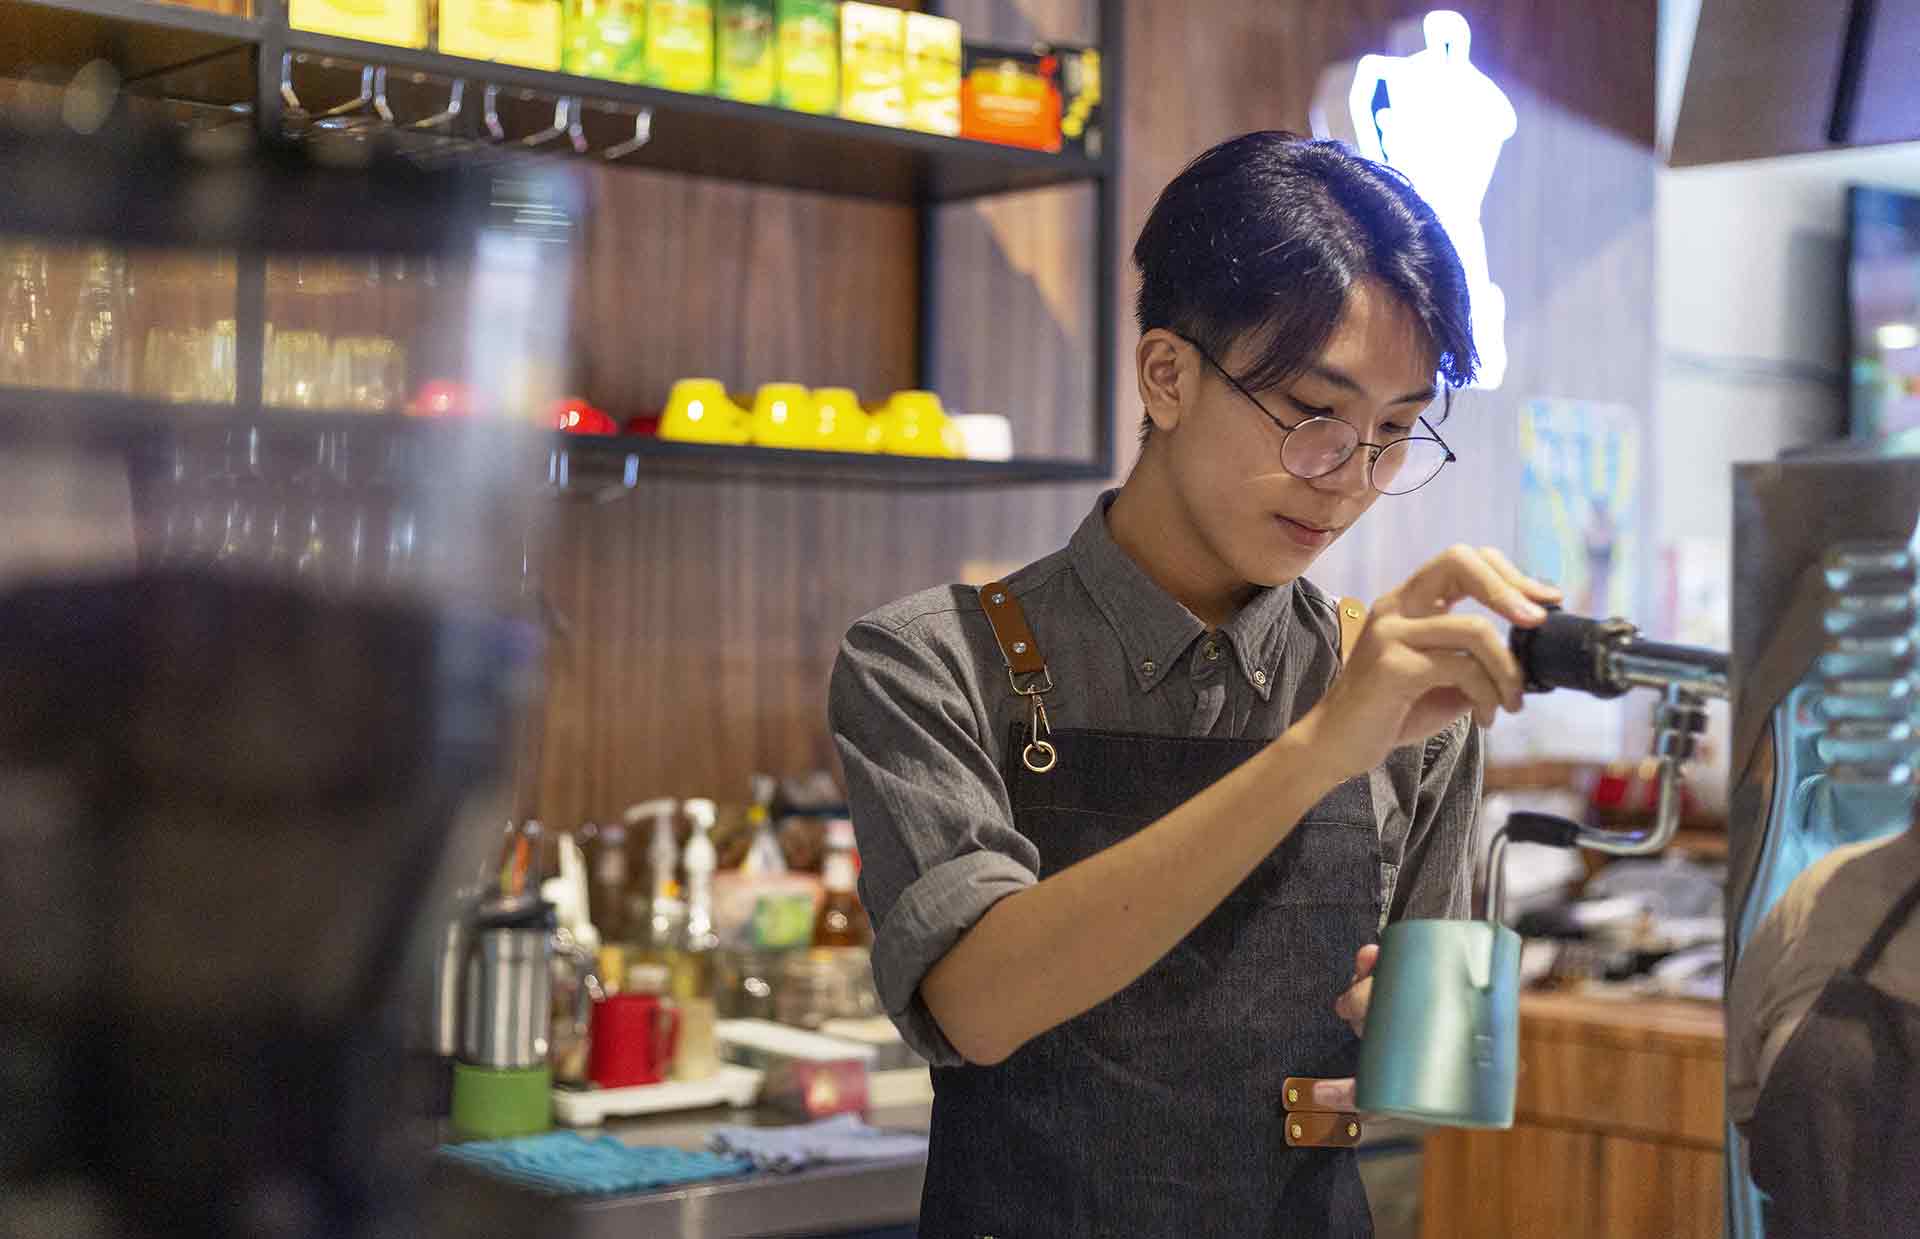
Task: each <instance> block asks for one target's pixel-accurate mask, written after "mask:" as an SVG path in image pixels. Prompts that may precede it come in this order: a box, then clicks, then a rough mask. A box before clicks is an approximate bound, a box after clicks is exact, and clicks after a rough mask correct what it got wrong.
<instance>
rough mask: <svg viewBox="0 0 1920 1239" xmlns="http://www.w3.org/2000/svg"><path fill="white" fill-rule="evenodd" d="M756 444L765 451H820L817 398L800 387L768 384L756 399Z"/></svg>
mask: <svg viewBox="0 0 1920 1239" xmlns="http://www.w3.org/2000/svg"><path fill="white" fill-rule="evenodd" d="M753 441H754V442H755V443H757V444H759V445H760V446H761V447H789V448H818V447H821V446H823V444H822V443H821V442H820V427H819V424H818V420H817V418H816V416H815V413H814V407H813V394H812V393H811V392H809V391H808V390H807V389H806V388H805V387H803V386H801V385H800V384H798V383H766V384H763V385H762V386H761V388H760V391H759V393H758V394H757V395H755V396H754V399H753Z"/></svg>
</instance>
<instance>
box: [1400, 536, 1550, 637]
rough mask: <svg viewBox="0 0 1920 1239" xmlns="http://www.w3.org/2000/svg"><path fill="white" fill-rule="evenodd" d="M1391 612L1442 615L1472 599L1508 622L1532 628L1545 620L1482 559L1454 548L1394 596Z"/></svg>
mask: <svg viewBox="0 0 1920 1239" xmlns="http://www.w3.org/2000/svg"><path fill="white" fill-rule="evenodd" d="M1393 598H1394V604H1393V609H1394V610H1396V611H1397V612H1398V613H1399V614H1401V615H1405V616H1407V617H1408V618H1411V619H1424V618H1426V617H1428V616H1432V615H1444V614H1445V613H1446V612H1448V611H1450V610H1452V609H1453V606H1454V604H1455V603H1458V602H1460V601H1462V600H1464V599H1467V598H1472V599H1474V600H1475V601H1477V602H1479V603H1481V604H1482V605H1483V606H1485V607H1486V608H1487V609H1488V610H1490V611H1493V612H1495V613H1496V614H1498V615H1501V616H1504V617H1505V618H1506V619H1507V620H1508V621H1510V622H1512V623H1515V624H1520V625H1524V626H1527V627H1531V626H1533V625H1535V624H1538V623H1540V622H1541V621H1542V620H1544V619H1546V617H1547V613H1546V611H1545V610H1543V609H1542V608H1541V606H1540V604H1539V603H1537V602H1535V601H1534V600H1533V599H1532V598H1530V597H1528V596H1527V593H1526V591H1525V590H1523V589H1522V588H1521V587H1520V586H1519V585H1517V584H1515V583H1514V582H1512V581H1510V580H1508V579H1507V577H1506V576H1505V574H1503V573H1502V572H1501V571H1500V570H1499V569H1497V568H1495V567H1494V565H1493V564H1492V563H1491V562H1489V561H1488V559H1487V558H1486V556H1485V555H1483V554H1481V553H1480V552H1479V551H1476V550H1474V549H1473V548H1472V547H1467V546H1456V547H1454V548H1453V549H1451V550H1449V551H1447V552H1446V553H1445V554H1443V555H1441V556H1439V557H1438V558H1436V559H1434V560H1433V561H1432V562H1431V563H1429V564H1427V566H1426V567H1424V568H1422V569H1420V571H1418V572H1416V573H1414V574H1413V576H1412V578H1411V579H1409V580H1408V581H1407V583H1406V584H1405V585H1403V586H1401V587H1400V588H1399V589H1397V590H1395V591H1394V593H1393Z"/></svg>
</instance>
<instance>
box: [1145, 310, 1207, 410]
mask: <svg viewBox="0 0 1920 1239" xmlns="http://www.w3.org/2000/svg"><path fill="white" fill-rule="evenodd" d="M1133 360H1134V369H1135V371H1136V377H1137V378H1138V380H1139V383H1140V407H1141V408H1142V409H1143V410H1144V411H1145V412H1146V415H1147V417H1148V419H1149V420H1150V421H1152V422H1153V428H1154V429H1155V430H1156V431H1167V430H1172V429H1173V428H1174V427H1176V426H1178V425H1179V424H1180V418H1181V417H1182V415H1184V414H1185V413H1186V411H1187V408H1188V407H1189V406H1190V405H1191V404H1192V403H1193V398H1194V396H1195V395H1196V394H1197V393H1198V391H1199V386H1200V373H1199V368H1198V365H1197V363H1198V360H1199V359H1198V357H1196V356H1195V354H1194V350H1193V347H1192V346H1191V345H1189V344H1187V343H1186V341H1184V340H1182V339H1181V338H1180V337H1179V336H1176V335H1174V334H1173V333H1172V332H1171V331H1168V330H1166V329H1165V328H1162V327H1156V328H1154V329H1153V330H1152V331H1149V332H1147V334H1145V335H1143V336H1141V337H1140V343H1139V345H1138V346H1137V347H1136V348H1135V349H1134V351H1133Z"/></svg>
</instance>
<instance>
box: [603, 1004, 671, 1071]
mask: <svg viewBox="0 0 1920 1239" xmlns="http://www.w3.org/2000/svg"><path fill="white" fill-rule="evenodd" d="M592 1036H593V1041H592V1043H591V1044H590V1045H589V1047H588V1049H587V1078H588V1079H590V1080H592V1081H593V1082H594V1083H595V1084H598V1085H599V1086H600V1087H601V1088H626V1087H628V1086H630V1085H634V1084H658V1083H660V1081H662V1080H664V1079H666V1078H667V1068H668V1067H669V1066H670V1065H672V1063H673V1054H674V1051H675V1049H677V1048H678V1046H679V1044H680V1012H679V1011H678V1010H677V1009H675V1008H673V1007H670V1006H667V1005H666V1004H664V1003H662V1002H661V1001H660V998H659V996H658V995H657V994H611V995H609V996H607V997H605V998H602V999H600V1000H599V1001H598V1002H596V1003H594V1004H593V1028H592Z"/></svg>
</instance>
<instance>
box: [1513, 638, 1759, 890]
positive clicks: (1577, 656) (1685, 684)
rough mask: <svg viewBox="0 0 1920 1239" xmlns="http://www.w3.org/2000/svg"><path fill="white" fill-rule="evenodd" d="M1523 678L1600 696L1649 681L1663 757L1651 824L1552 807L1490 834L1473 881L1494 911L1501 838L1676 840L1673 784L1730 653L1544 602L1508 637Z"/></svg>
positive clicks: (1593, 846)
mask: <svg viewBox="0 0 1920 1239" xmlns="http://www.w3.org/2000/svg"><path fill="white" fill-rule="evenodd" d="M1508 643H1509V645H1510V646H1511V648H1512V650H1513V653H1514V657H1516V658H1518V659H1519V660H1520V667H1521V670H1522V671H1524V672H1525V674H1526V678H1527V684H1526V687H1527V691H1528V692H1534V693H1543V692H1551V691H1552V690H1553V689H1556V688H1571V689H1575V690H1577V691H1580V692H1584V693H1587V694H1590V695H1591V696H1595V697H1600V698H1612V697H1618V696H1620V695H1621V694H1623V693H1626V692H1628V691H1630V690H1632V689H1635V688H1654V689H1658V690H1659V691H1660V700H1659V701H1658V702H1657V703H1655V705H1654V708H1653V756H1654V757H1655V758H1656V759H1658V761H1659V763H1660V768H1659V773H1658V776H1657V780H1656V783H1655V786H1656V788H1657V796H1658V799H1657V801H1656V804H1655V809H1654V815H1653V821H1652V823H1651V824H1649V825H1647V826H1644V827H1640V828H1637V829H1633V830H1598V829H1595V828H1594V827H1591V826H1584V825H1582V824H1581V823H1579V822H1576V821H1573V820H1572V819H1570V818H1564V817H1558V816H1556V815H1554V814H1550V813H1530V812H1520V813H1515V814H1513V815H1512V816H1511V817H1509V818H1508V819H1507V822H1506V825H1504V826H1502V827H1501V828H1500V830H1499V831H1498V832H1496V833H1495V834H1494V837H1493V842H1492V845H1491V846H1489V847H1488V849H1487V853H1486V855H1485V856H1484V857H1483V858H1482V861H1481V865H1482V868H1481V873H1480V889H1481V890H1482V891H1485V892H1486V913H1487V915H1488V917H1489V918H1491V919H1498V918H1499V917H1500V915H1501V913H1502V911H1503V909H1504V907H1505V902H1506V889H1505V888H1506V872H1505V866H1504V864H1503V863H1502V862H1503V861H1504V860H1505V857H1506V851H1507V844H1508V843H1509V842H1518V843H1541V844H1546V845H1547V846H1549V847H1563V848H1565V847H1582V848H1587V849H1589V850H1591V851H1595V852H1603V853H1605V854H1607V855H1610V856H1645V855H1648V854H1650V853H1654V852H1659V851H1660V850H1662V849H1663V848H1665V847H1666V846H1667V844H1669V843H1671V842H1672V841H1673V836H1674V832H1675V831H1677V830H1678V829H1679V828H1680V791H1681V786H1682V784H1683V782H1684V780H1685V769H1684V768H1685V765H1686V762H1687V761H1688V759H1690V758H1691V757H1692V756H1693V754H1694V749H1695V747H1696V741H1697V739H1698V737H1699V736H1700V734H1701V733H1702V732H1704V731H1705V730H1706V729H1707V710H1706V703H1707V698H1709V697H1719V698H1724V697H1725V696H1726V695H1727V656H1726V654H1724V653H1722V652H1720V651H1718V650H1709V649H1702V648H1700V647H1697V646H1691V645H1668V644H1665V643H1662V642H1657V641H1643V640H1641V639H1640V630H1639V629H1638V628H1636V627H1635V626H1634V625H1633V624H1631V623H1629V622H1628V621H1626V620H1624V619H1618V618H1615V619H1609V620H1596V619H1588V618H1586V617H1584V616H1579V615H1569V614H1567V613H1565V612H1563V611H1560V610H1558V609H1557V608H1553V609H1550V610H1549V611H1548V614H1547V620H1546V623H1544V624H1542V625H1540V626H1539V627H1538V628H1515V629H1514V630H1513V632H1512V633H1511V635H1510V636H1509V638H1508Z"/></svg>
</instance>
